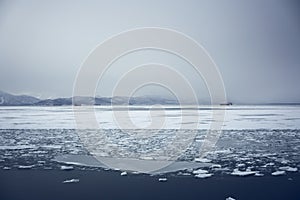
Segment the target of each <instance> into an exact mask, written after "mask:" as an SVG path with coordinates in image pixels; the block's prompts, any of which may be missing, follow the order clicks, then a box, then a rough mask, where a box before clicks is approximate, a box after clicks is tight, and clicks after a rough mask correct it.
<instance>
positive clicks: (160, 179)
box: [158, 178, 168, 182]
mask: <svg viewBox="0 0 300 200" xmlns="http://www.w3.org/2000/svg"><path fill="white" fill-rule="evenodd" d="M167 180H168V179H167V178H159V179H158V181H159V182H166V181H167Z"/></svg>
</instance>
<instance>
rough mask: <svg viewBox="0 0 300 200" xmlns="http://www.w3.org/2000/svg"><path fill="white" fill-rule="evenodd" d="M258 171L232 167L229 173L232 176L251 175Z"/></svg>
mask: <svg viewBox="0 0 300 200" xmlns="http://www.w3.org/2000/svg"><path fill="white" fill-rule="evenodd" d="M256 173H258V172H257V171H250V170H247V171H240V170H239V169H234V170H233V172H232V173H231V175H233V176H251V175H254V174H256Z"/></svg>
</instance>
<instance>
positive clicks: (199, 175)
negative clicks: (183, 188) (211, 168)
mask: <svg viewBox="0 0 300 200" xmlns="http://www.w3.org/2000/svg"><path fill="white" fill-rule="evenodd" d="M211 176H212V174H196V175H195V177H196V178H209V177H211Z"/></svg>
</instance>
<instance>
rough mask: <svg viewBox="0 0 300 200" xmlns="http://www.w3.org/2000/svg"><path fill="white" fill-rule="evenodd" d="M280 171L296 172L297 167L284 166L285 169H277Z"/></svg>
mask: <svg viewBox="0 0 300 200" xmlns="http://www.w3.org/2000/svg"><path fill="white" fill-rule="evenodd" d="M279 169H280V170H283V171H287V172H297V171H298V168H297V167H290V166H285V167H279Z"/></svg>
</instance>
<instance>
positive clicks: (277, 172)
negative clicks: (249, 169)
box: [272, 171, 285, 176]
mask: <svg viewBox="0 0 300 200" xmlns="http://www.w3.org/2000/svg"><path fill="white" fill-rule="evenodd" d="M272 175H273V176H281V175H285V171H276V172H273V173H272Z"/></svg>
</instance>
